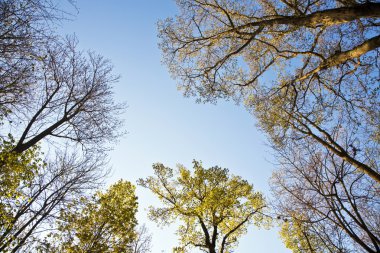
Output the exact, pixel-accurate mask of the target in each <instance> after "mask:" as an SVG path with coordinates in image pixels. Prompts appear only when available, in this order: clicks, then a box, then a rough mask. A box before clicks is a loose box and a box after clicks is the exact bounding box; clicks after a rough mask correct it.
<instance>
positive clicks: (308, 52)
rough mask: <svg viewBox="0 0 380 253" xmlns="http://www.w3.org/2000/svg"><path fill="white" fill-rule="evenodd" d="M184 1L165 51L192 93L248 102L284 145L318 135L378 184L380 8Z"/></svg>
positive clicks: (341, 1) (338, 0)
mask: <svg viewBox="0 0 380 253" xmlns="http://www.w3.org/2000/svg"><path fill="white" fill-rule="evenodd" d="M177 4H178V6H179V9H180V14H179V15H178V16H176V17H175V18H169V19H167V20H165V21H163V22H161V23H160V24H159V33H160V37H161V43H160V46H161V49H162V51H163V53H164V59H165V62H166V63H167V64H168V66H169V69H170V71H171V73H172V74H173V75H174V76H175V77H177V78H178V79H179V80H180V88H181V89H182V90H183V92H184V94H185V95H187V96H190V95H196V96H198V100H199V101H206V102H207V101H211V102H215V101H216V100H217V99H219V98H225V99H235V100H237V101H244V103H245V104H246V106H247V108H248V110H249V111H251V112H252V113H253V114H255V115H256V116H257V118H258V119H259V125H260V127H261V128H262V129H263V130H265V132H266V133H267V134H268V135H269V137H270V138H271V140H272V141H273V143H275V144H276V145H278V146H280V145H283V144H284V142H287V141H291V142H294V141H297V140H304V139H305V138H311V139H313V140H314V141H315V142H317V143H319V145H322V146H324V147H325V148H326V149H328V150H330V151H331V152H333V153H334V154H335V155H336V156H337V157H340V158H341V159H343V160H345V161H346V162H348V163H349V164H351V165H352V166H353V167H354V168H356V169H357V170H358V171H361V172H364V173H365V174H367V175H368V176H370V177H371V178H372V179H373V180H375V181H377V182H378V183H379V182H380V173H379V168H378V167H379V166H378V163H379V159H378V156H375V157H374V156H373V155H372V154H373V153H374V152H376V150H377V149H378V147H379V140H380V139H379V125H380V124H379V119H380V115H379V111H380V93H379V83H380V82H379V74H378V73H379V67H380V65H379V46H380V36H379V32H380V30H379V18H380V3H378V2H376V1H360V0H358V1H355V0H348V1H346V0H317V1H311V2H310V1H298V0H273V1H272V0H255V1H253V0H244V1H235V0H178V1H177ZM348 138H350V140H349V143H348V145H345V144H346V139H348ZM359 150H361V151H362V152H359Z"/></svg>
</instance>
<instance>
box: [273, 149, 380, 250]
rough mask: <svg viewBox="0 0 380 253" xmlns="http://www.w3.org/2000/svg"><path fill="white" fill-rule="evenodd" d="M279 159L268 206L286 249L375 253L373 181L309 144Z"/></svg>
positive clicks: (379, 240) (378, 220) (378, 222)
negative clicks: (276, 222)
mask: <svg viewBox="0 0 380 253" xmlns="http://www.w3.org/2000/svg"><path fill="white" fill-rule="evenodd" d="M279 154H281V157H280V160H281V167H280V168H279V170H278V171H277V172H276V173H275V174H274V175H273V180H272V187H273V190H274V196H275V201H274V203H273V205H274V210H276V212H277V213H278V215H279V218H280V221H281V222H280V224H281V227H282V228H281V237H282V238H283V240H284V242H285V245H286V246H287V247H288V248H290V249H292V250H293V252H310V253H314V252H321V253H324V252H379V251H380V230H379V227H380V213H379V203H380V195H379V186H378V185H377V184H376V182H374V181H373V180H371V179H370V178H369V177H368V176H366V175H365V174H364V173H362V172H357V171H356V170H355V168H354V167H353V166H352V165H351V164H350V163H348V162H346V161H345V160H343V159H341V158H339V157H337V155H335V154H334V153H333V152H331V151H326V150H325V149H321V148H320V147H318V146H317V145H315V144H312V143H310V144H308V145H305V146H295V145H293V146H292V147H291V148H290V147H289V148H288V149H286V150H282V151H281V152H279ZM278 196H281V197H280V198H279V197H278Z"/></svg>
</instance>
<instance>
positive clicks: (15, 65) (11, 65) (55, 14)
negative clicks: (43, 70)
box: [0, 0, 69, 117]
mask: <svg viewBox="0 0 380 253" xmlns="http://www.w3.org/2000/svg"><path fill="white" fill-rule="evenodd" d="M58 5H59V3H58V1H54V0H17V1H16V0H3V1H1V2H0V116H1V117H3V116H6V115H7V114H9V113H10V112H11V111H12V105H14V104H18V103H25V102H26V101H25V99H26V96H25V94H26V93H28V92H29V91H30V89H32V87H31V84H33V81H34V74H35V64H36V63H37V62H38V60H39V59H40V58H41V57H42V56H43V55H42V54H41V50H40V49H41V48H42V47H43V44H44V43H46V42H48V41H52V40H54V35H53V34H52V32H51V26H52V25H53V24H54V23H55V22H56V21H59V20H62V19H64V18H67V17H68V16H69V13H65V12H64V11H62V10H60V9H59V8H58Z"/></svg>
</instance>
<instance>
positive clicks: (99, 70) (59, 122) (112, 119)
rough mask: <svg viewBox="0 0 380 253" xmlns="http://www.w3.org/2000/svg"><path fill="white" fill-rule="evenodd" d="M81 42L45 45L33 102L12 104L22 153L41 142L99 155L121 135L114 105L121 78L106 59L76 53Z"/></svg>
mask: <svg viewBox="0 0 380 253" xmlns="http://www.w3.org/2000/svg"><path fill="white" fill-rule="evenodd" d="M77 44H78V42H77V39H76V38H75V37H67V38H66V39H64V40H62V41H59V42H53V43H51V44H47V45H46V48H45V52H46V55H45V58H44V59H42V60H41V61H39V62H38V64H37V65H36V70H37V71H39V73H38V75H36V79H35V83H34V84H33V87H34V89H33V91H30V92H29V93H28V94H27V96H29V98H30V99H33V101H31V102H30V103H28V105H21V106H18V105H14V108H15V112H14V113H12V117H11V118H14V119H15V120H14V121H15V122H17V121H18V122H20V123H18V124H17V123H14V124H11V126H13V127H14V131H15V135H16V133H17V136H16V137H17V144H16V146H15V148H14V149H13V151H15V152H17V153H21V152H23V151H25V150H27V149H28V148H30V147H31V146H33V145H35V144H36V143H37V142H39V141H41V140H42V139H47V138H48V137H50V140H52V138H53V139H64V140H68V141H70V142H75V143H79V144H82V145H83V146H84V147H88V145H91V148H92V149H94V148H97V149H98V150H101V148H102V147H104V145H103V144H104V143H107V142H112V141H113V140H115V139H116V138H117V137H118V136H120V134H121V133H122V131H120V129H121V128H120V124H121V120H120V118H119V114H120V113H121V112H122V111H123V109H124V106H123V105H122V104H116V103H115V102H114V100H113V97H112V96H113V92H112V85H113V83H114V82H116V81H117V80H118V76H115V75H114V74H113V73H112V69H113V66H112V65H111V64H110V62H109V61H108V60H106V59H104V58H103V57H102V56H100V55H98V54H96V53H94V52H89V53H87V54H86V53H83V52H81V51H79V50H78V49H77Z"/></svg>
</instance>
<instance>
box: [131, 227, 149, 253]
mask: <svg viewBox="0 0 380 253" xmlns="http://www.w3.org/2000/svg"><path fill="white" fill-rule="evenodd" d="M151 244H152V234H150V233H149V230H148V228H147V227H146V226H145V224H143V225H141V226H139V227H138V228H137V229H136V238H135V239H134V240H133V241H132V243H131V248H132V253H149V252H151V248H152V245H151Z"/></svg>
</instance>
